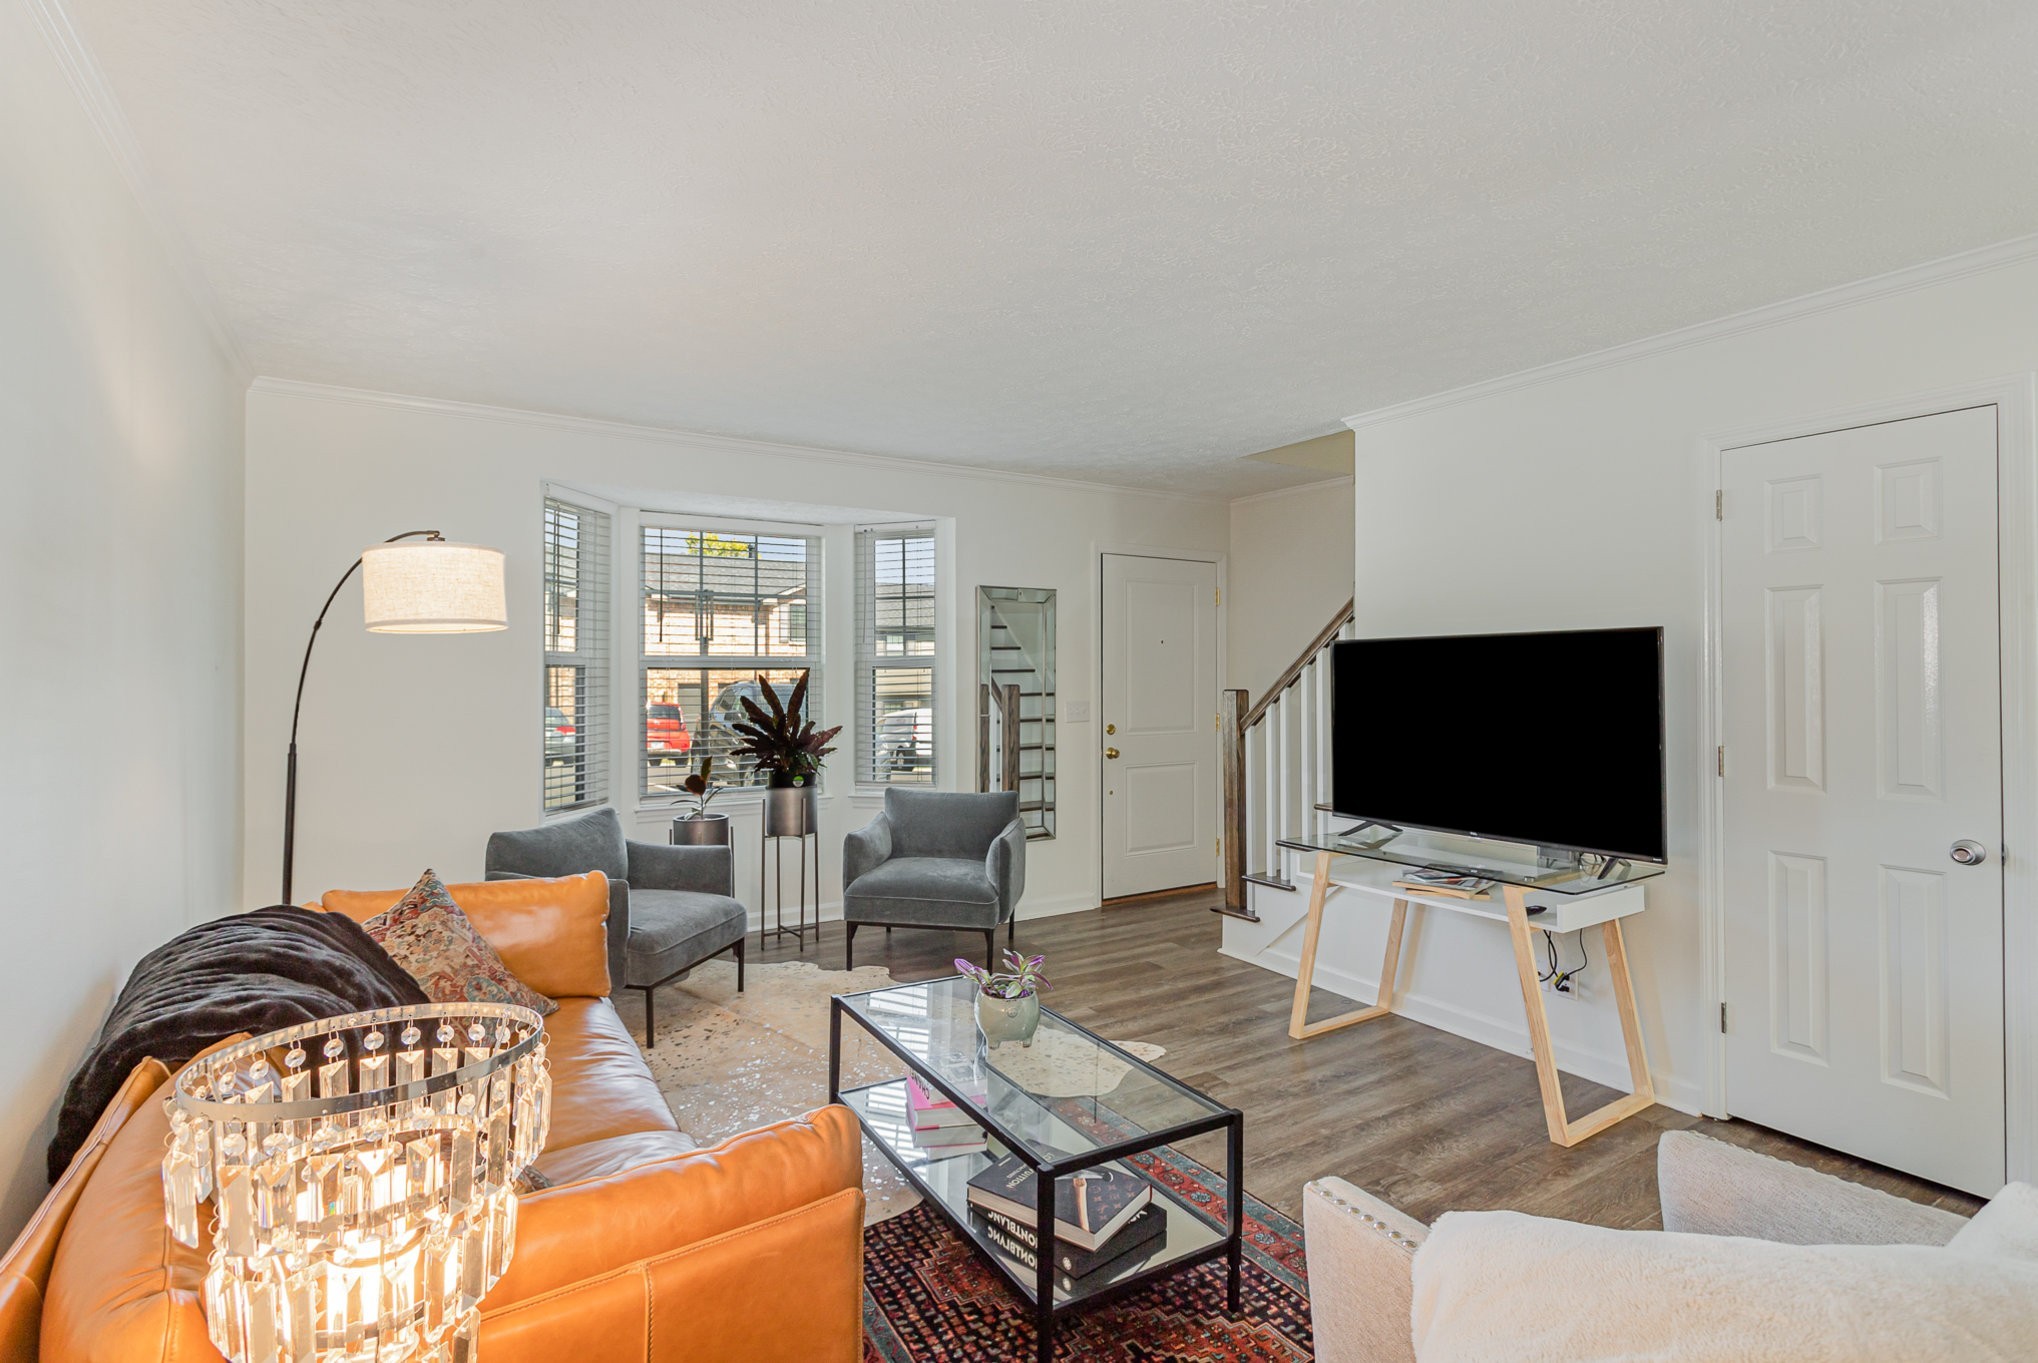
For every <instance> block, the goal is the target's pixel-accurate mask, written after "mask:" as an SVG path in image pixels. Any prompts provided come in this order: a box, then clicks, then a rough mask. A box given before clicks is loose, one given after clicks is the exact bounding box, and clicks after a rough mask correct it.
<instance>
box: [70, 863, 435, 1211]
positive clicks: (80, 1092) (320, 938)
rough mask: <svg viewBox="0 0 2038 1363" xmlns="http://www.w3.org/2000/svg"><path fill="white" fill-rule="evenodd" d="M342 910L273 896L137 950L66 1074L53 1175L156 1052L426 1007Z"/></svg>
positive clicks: (183, 1056) (181, 1056) (165, 1058)
mask: <svg viewBox="0 0 2038 1363" xmlns="http://www.w3.org/2000/svg"><path fill="white" fill-rule="evenodd" d="M430 1001H431V1000H429V999H428V998H426V997H425V991H424V990H423V989H420V988H419V987H418V982H417V981H416V980H414V979H412V978H411V977H410V976H409V975H408V974H406V973H405V972H404V969H403V967H402V966H400V965H398V964H397V963H396V962H395V961H394V960H392V959H390V956H389V953H388V952H386V951H384V950H383V949H382V947H381V945H380V944H379V943H377V942H376V941H375V939H374V938H372V937H370V936H369V935H368V934H367V933H366V932H364V931H362V929H361V925H360V924H358V923H356V922H355V921H354V920H353V919H351V918H349V917H347V916H346V915H345V914H342V913H320V912H318V911H317V910H314V909H300V908H298V907H296V906H295V905H291V904H276V905H272V906H271V907H269V908H266V909H257V910H255V912H253V913H242V914H232V915H229V916H228V917H225V918H215V919H214V920H212V921H211V922H210V923H200V924H199V925H198V926H197V927H195V928H192V929H191V930H190V931H189V932H186V933H183V934H181V935H180V936H177V937H174V938H172V939H171V940H170V941H168V942H166V943H164V944H163V945H162V946H159V947H157V948H156V949H155V950H154V951H152V952H150V953H149V954H148V955H146V956H144V957H142V959H141V961H140V963H139V964H137V965H136V966H135V968H134V973H133V974H132V975H130V976H128V978H127V983H126V984H125V985H123V986H122V987H121V991H120V997H119V998H117V999H115V1000H114V1001H113V1011H112V1013H111V1014H110V1015H108V1017H107V1019H106V1025H105V1026H104V1027H102V1028H100V1029H99V1040H98V1041H97V1042H95V1043H94V1044H93V1047H92V1051H91V1053H90V1054H89V1055H87V1056H86V1057H85V1063H84V1064H83V1065H81V1066H79V1068H78V1072H77V1073H76V1074H74V1075H72V1076H71V1086H70V1089H69V1090H68V1091H67V1092H66V1093H65V1094H64V1106H63V1109H62V1110H61V1111H60V1112H59V1113H58V1114H57V1132H56V1135H55V1136H54V1137H53V1138H51V1140H50V1148H49V1175H50V1181H51V1182H52V1183H54V1182H56V1180H57V1179H58V1178H59V1177H60V1176H61V1175H62V1174H63V1172H64V1170H65V1169H66V1168H67V1167H68V1166H69V1165H70V1163H71V1157H72V1156H73V1155H75V1154H77V1153H78V1147H79V1146H80V1145H82V1144H83V1143H84V1140H85V1137H86V1135H87V1134H88V1133H89V1132H90V1131H91V1130H92V1123H94V1122H95V1121H97V1120H99V1114H100V1112H101V1111H102V1110H104V1108H105V1107H106V1104H107V1102H108V1101H109V1100H110V1099H111V1098H112V1097H113V1094H114V1091H115V1090H116V1089H118V1088H119V1087H120V1085H121V1082H122V1081H123V1080H124V1079H126V1078H127V1076H128V1074H129V1072H130V1071H132V1070H133V1069H134V1067H135V1066H136V1065H138V1064H140V1063H141V1062H142V1061H144V1060H147V1059H149V1058H151V1057H153V1058H155V1059H157V1060H160V1061H162V1062H163V1063H164V1064H165V1065H168V1066H169V1067H170V1069H171V1070H172V1071H175V1070H176V1069H178V1068H179V1067H180V1066H182V1065H183V1064H184V1063H185V1062H186V1061H188V1060H190V1059H191V1057H192V1056H194V1055H197V1054H198V1053H199V1052H200V1051H202V1050H204V1049H205V1048H206V1047H207V1046H210V1045H212V1044H213V1043H215V1042H217V1041H220V1040H222V1039H224V1038H226V1037H230V1036H232V1035H234V1033H236V1032H253V1033H255V1034H257V1035H259V1034H261V1033H263V1032H273V1031H275V1030H276V1029H278V1028H280V1027H294V1026H296V1025H297V1024H298V1023H300V1022H312V1021H315V1020H317V1019H319V1018H329V1017H338V1016H339V1015H340V1014H342V1013H357V1012H364V1011H366V1010H368V1009H371V1008H399V1007H402V1006H404V1005H406V1004H418V1003H429V1002H430Z"/></svg>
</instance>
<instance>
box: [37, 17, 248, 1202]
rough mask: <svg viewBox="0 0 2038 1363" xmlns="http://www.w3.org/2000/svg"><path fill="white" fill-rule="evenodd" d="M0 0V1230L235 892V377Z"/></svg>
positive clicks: (46, 65) (97, 142)
mask: <svg viewBox="0 0 2038 1363" xmlns="http://www.w3.org/2000/svg"><path fill="white" fill-rule="evenodd" d="M28 11H29V7H28V6H26V5H22V4H17V3H12V0H9V3H5V4H0V299H4V300H5V302H4V303H0V463H4V468H5V474H6V487H7V493H6V496H5V497H4V498H0V580H4V581H5V583H6V584H7V585H6V589H5V591H4V592H0V648H4V649H5V650H6V654H7V659H8V665H7V666H6V667H4V668H0V714H4V715H6V716H7V751H6V756H5V758H4V759H0V761H4V769H5V771H6V780H5V781H4V782H0V827H4V828H5V829H6V830H7V832H6V836H5V838H4V839H0V867H4V882H5V884H6V886H7V903H8V907H7V914H8V918H9V924H8V952H9V954H10V956H11V957H12V958H13V960H14V963H15V964H14V968H13V969H12V970H11V971H10V972H9V981H8V1004H9V1010H10V1014H11V1016H12V1017H13V1018H14V1027H13V1032H14V1038H13V1044H11V1045H8V1046H6V1047H0V1235H5V1236H8V1237H11V1236H12V1235H13V1234H14V1232H15V1230H16V1229H17V1228H18V1227H19V1226H20V1225H21V1224H22V1223H23V1222H24V1221H25V1220H26V1219H27V1217H28V1214H29V1212H30V1211H31V1210H32V1209H33V1208H34V1206H35V1204H36V1202H37V1201H39V1200H40V1199H41V1197H42V1195H43V1193H44V1192H46V1191H47V1189H48V1183H47V1182H46V1180H45V1178H44V1175H43V1149H44V1146H45V1145H46V1143H47V1142H48V1139H49V1135H50V1131H51V1128H52V1124H53V1117H54V1113H55V1108H56V1104H57V1102H58V1100H59V1097H60V1095H61V1093H62V1090H63V1086H64V1084H65V1083H66V1082H67V1080H68V1079H69V1077H70V1073H71V1071H72V1069H74V1068H75V1067H76V1065H77V1064H78V1062H79V1060H80V1059H81V1058H82V1056H83V1055H84V1052H85V1050H86V1048H87V1046H89V1045H90V1043H91V1041H92V1038H93V1036H94V1034H95V1033H96V1032H97V1030H98V1027H99V1024H100V1022H101V1021H102V1019H103V1017H104V1015H105V1011H106V1007H107V1005H108V1004H109V1003H110V1002H111V1000H112V997H113V994H114V992H115V991H116V990H117V989H118V987H119V986H120V984H121V982H122V981H123V980H124V979H125V978H126V976H127V973H128V971H129V969H130V968H131V967H132V966H133V964H134V962H135V961H136V959H138V958H139V957H140V956H141V955H142V954H143V953H145V952H147V951H149V950H150V949H151V948H153V947H155V946H157V945H159V944H160V943H162V942H163V941H165V940H166V939H168V938H170V937H172V936H175V935H176V934H177V933H178V932H179V931H181V930H182V929H183V928H185V927H186V926H188V925H189V924H191V923H193V922H196V921H198V920H201V919H205V918H210V917H212V916H214V915H217V914H219V913H222V912H225V911H227V910H231V909H234V908H237V907H239V905H240V903H241V896H240V890H239V884H240V828H241V809H240V771H241V756H240V715H239V702H240V677H241V659H240V649H241V635H240V583H241V495H240V494H241V485H240V477H241V401H240V389H241V384H240V382H239V380H238V378H237V376H236V374H235V372H234V370H233V367H232V365H231V364H230V363H229V362H228V361H227V359H226V358H225V356H224V355H223V354H222V353H221V351H220V348H219V346H218V345H217V344H216V343H215V341H214V339H213V335H212V333H211V332H210V331H209V330H208V326H207V323H206V321H205V314H204V313H203V312H202V311H201V310H200V309H199V308H198V306H196V305H195V304H194V303H193V302H192V300H191V298H190V297H189V296H188V295H187V294H186V293H185V292H184V291H183V289H182V287H181V286H180V283H179V279H180V276H179V274H178V272H177V271H176V270H175V269H173V268H172V266H171V264H170V262H169V259H168V258H167V256H166V255H165V252H164V249H163V247H162V245H161V243H160V241H159V239H158V238H157V236H156V235H155V233H154V232H153V230H152V229H151V227H150V225H149V220H148V219H147V218H146V217H145V216H144V214H143V213H142V211H141V209H140V207H139V205H138V203H137V201H136V199H135V198H134V196H133V195H132V194H131V193H130V191H129V189H128V186H127V183H126V181H125V180H124V179H123V177H122V175H121V173H120V170H119V169H118V166H117V164H116V162H115V160H114V158H113V156H112V155H111V154H110V153H109V151H108V149H107V146H106V144H105V143H104V142H103V141H102V139H101V137H100V134H99V132H98V130H97V128H96V126H95V124H94V122H93V121H92V119H91V118H90V117H89V116H88V114H87V112H86V109H85V106H84V105H83V104H81V103H80V101H79V99H78V97H77V95H75V94H74V93H73V91H72V88H71V86H70V85H69V84H68V83H67V82H66V79H65V76H64V73H63V70H62V68H61V67H60V65H59V63H58V61H57V59H56V57H55V55H54V53H53V51H52V49H51V47H50V45H49V44H48V43H47V42H46V41H45V40H44V37H43V34H42V33H41V32H40V31H39V30H38V28H37V27H36V25H35V24H34V22H33V20H32V19H31V17H30V15H29V12H28Z"/></svg>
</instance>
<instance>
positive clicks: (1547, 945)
mask: <svg viewBox="0 0 2038 1363" xmlns="http://www.w3.org/2000/svg"><path fill="white" fill-rule="evenodd" d="M1543 949H1544V950H1545V951H1547V952H1548V953H1549V959H1550V968H1549V969H1548V970H1538V971H1537V972H1536V982H1537V983H1538V984H1547V985H1548V986H1550V988H1552V989H1554V990H1556V991H1557V992H1558V993H1559V994H1568V993H1570V992H1571V982H1572V981H1573V980H1575V979H1577V978H1578V977H1579V976H1580V975H1582V974H1584V973H1585V967H1587V966H1589V965H1591V964H1592V953H1591V952H1590V951H1587V950H1586V948H1585V933H1584V931H1583V930H1582V929H1581V930H1580V931H1579V933H1578V964H1577V966H1576V967H1575V968H1574V969H1571V970H1565V969H1564V968H1563V967H1562V966H1561V965H1560V964H1559V963H1558V961H1557V934H1556V933H1554V932H1546V933H1544V934H1543Z"/></svg>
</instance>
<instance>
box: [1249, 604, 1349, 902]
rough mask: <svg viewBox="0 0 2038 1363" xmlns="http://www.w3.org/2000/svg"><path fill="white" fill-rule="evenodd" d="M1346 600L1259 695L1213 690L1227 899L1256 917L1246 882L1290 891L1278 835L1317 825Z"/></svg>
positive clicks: (1323, 808) (1324, 795)
mask: <svg viewBox="0 0 2038 1363" xmlns="http://www.w3.org/2000/svg"><path fill="white" fill-rule="evenodd" d="M1356 605H1357V602H1356V599H1354V600H1352V601H1347V602H1345V604H1344V607H1343V608H1342V609H1341V610H1339V611H1338V613H1337V614H1336V615H1335V616H1334V617H1332V619H1331V621H1330V623H1329V624H1327V625H1325V626H1324V627H1323V629H1322V630H1321V631H1320V632H1319V633H1318V634H1317V636H1316V637H1315V638H1314V639H1312V640H1310V642H1309V646H1308V647H1307V648H1305V649H1303V650H1302V652H1301V653H1300V654H1298V655H1297V656H1296V658H1295V661H1294V662H1292V663H1290V664H1289V665H1288V667H1287V669H1286V670H1285V671H1283V672H1282V673H1281V675H1280V677H1279V678H1278V679H1277V680H1276V681H1275V682H1274V684H1273V685H1272V686H1270V687H1268V688H1267V692H1266V694H1265V695H1263V696H1261V697H1260V698H1259V700H1258V701H1253V700H1252V699H1251V694H1250V693H1249V692H1246V691H1225V692H1222V693H1221V694H1220V695H1219V697H1218V701H1219V704H1218V721H1217V723H1218V732H1219V734H1220V736H1221V738H1222V745H1223V746H1222V755H1223V773H1222V781H1223V795H1224V809H1223V819H1224V837H1223V843H1224V865H1223V875H1224V903H1223V905H1222V907H1221V908H1220V909H1219V912H1222V913H1226V914H1230V915H1231V916H1233V917H1235V918H1245V919H1250V920H1252V921H1255V922H1257V921H1258V919H1259V915H1258V914H1256V913H1254V912H1253V910H1252V905H1251V902H1250V900H1249V899H1248V891H1247V889H1246V887H1247V886H1248V885H1265V886H1268V887H1270V888H1273V889H1278V890H1293V889H1294V888H1295V884H1294V882H1293V881H1291V880H1290V879H1289V878H1288V874H1287V863H1288V858H1287V856H1286V855H1285V854H1284V853H1283V852H1282V850H1281V847H1280V839H1282V838H1284V837H1293V836H1295V835H1297V834H1309V833H1314V832H1317V831H1319V830H1320V827H1321V825H1322V822H1323V820H1324V819H1325V817H1326V816H1327V814H1328V812H1329V811H1328V806H1327V805H1326V803H1325V802H1326V801H1327V799H1328V798H1329V793H1330V792H1329V789H1328V787H1329V784H1330V660H1329V654H1330V646H1331V645H1332V644H1334V643H1336V642H1337V641H1338V640H1340V639H1349V638H1351V637H1352V634H1353V623H1352V621H1353V613H1354V608H1355V606H1356Z"/></svg>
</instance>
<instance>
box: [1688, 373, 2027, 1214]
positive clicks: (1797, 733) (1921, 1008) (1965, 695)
mask: <svg viewBox="0 0 2038 1363" xmlns="http://www.w3.org/2000/svg"><path fill="white" fill-rule="evenodd" d="M1721 465H1722V491H1723V494H1724V501H1723V503H1722V505H1723V507H1724V521H1723V524H1722V526H1721V555H1722V556H1721V583H1720V587H1721V596H1720V601H1721V610H1720V633H1721V643H1722V657H1721V668H1720V675H1721V676H1722V678H1723V679H1724V681H1723V693H1722V701H1723V708H1724V713H1723V721H1724V735H1725V738H1726V752H1725V785H1726V789H1725V795H1726V800H1725V807H1726V818H1725V842H1724V850H1725V872H1726V875H1725V881H1724V885H1723V888H1724V891H1725V893H1724V897H1723V910H1724V915H1725V920H1724V921H1725V925H1726V1003H1727V1006H1728V1013H1727V1017H1726V1023H1727V1026H1726V1031H1727V1037H1726V1043H1727V1045H1726V1054H1727V1075H1726V1079H1727V1106H1728V1108H1729V1110H1730V1111H1731V1112H1732V1113H1733V1115H1735V1116H1737V1117H1745V1118H1747V1119H1748V1120H1750V1121H1754V1122H1759V1123H1761V1124H1762V1125H1764V1126H1770V1127H1775V1128H1777V1129H1778V1130H1782V1131H1787V1132H1790V1133H1791V1134H1793V1135H1796V1136H1801V1137H1804V1138H1805V1139H1807V1140H1811V1141H1816V1142H1818V1143H1819V1144H1821V1145H1827V1146H1831V1147H1833V1148H1835V1149H1838V1150H1844V1151H1847V1152H1848V1153H1850V1154H1854V1155H1859V1156H1861V1157H1863V1158H1866V1159H1870V1160H1874V1161H1875V1162H1877V1163H1879V1164H1886V1165H1889V1166H1891V1167H1893V1168H1897V1169H1903V1170H1907V1171H1909V1172H1910V1173H1914V1174H1918V1175H1920V1176H1922V1177H1924V1178H1928V1179H1932V1180H1935V1181H1937V1182H1939V1183H1945V1184H1950V1185H1951V1186H1953V1187H1956V1188H1964V1189H1966V1190H1968V1191H1970V1192H1974V1193H1979V1194H1983V1195H1987V1194H1991V1193H1994V1192H1995V1191H1996V1190H1997V1189H1999V1188H2000V1187H2001V1186H2002V1184H2003V1179H2004V1153H2005V1137H2004V1124H2003V1119H2004V1091H2003V885H2002V871H2001V867H2002V841H2003V839H2002V721H2001V709H2000V707H2001V670H2000V666H1999V660H1998V639H1997V634H1998V622H1997V610H1996V410H1995V408H1994V407H1992V406H1990V407H1974V408H1968V409H1966V410H1964V411H1957V412H1944V413H1940V414H1938V415H1935V416H1926V417H1917V418H1913V419H1911V420H1907V421H1891V422H1885V423H1882V424H1880V425H1874V426H1862V427H1857V428H1855V429H1852V430H1845V431H1832V432H1828V433H1825V434H1822V435H1814V436H1806V437H1803V438H1801V439H1796V440H1779V441H1773V442H1770V443H1768V444H1762V445H1752V446H1748V447H1745V448H1742V449H1735V450H1729V451H1727V452H1726V453H1725V454H1724V455H1722V457H1721ZM1963 843H1971V844H1972V845H1973V846H1974V847H1975V848H1977V849H1979V850H1980V851H1981V852H1982V853H1983V854H1984V856H1985V859H1984V860H1981V861H1980V862H1979V863H1978V864H1963V861H1962V860H1959V859H1956V857H1955V849H1956V847H1958V846H1959V845H1961V844H1963ZM1965 855H1966V854H1965V853H1962V856H1963V857H1965Z"/></svg>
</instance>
